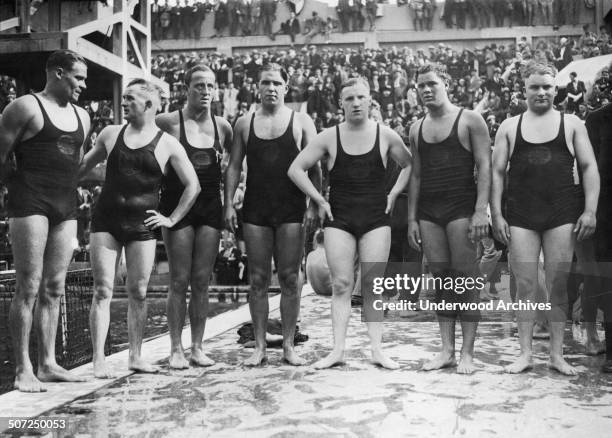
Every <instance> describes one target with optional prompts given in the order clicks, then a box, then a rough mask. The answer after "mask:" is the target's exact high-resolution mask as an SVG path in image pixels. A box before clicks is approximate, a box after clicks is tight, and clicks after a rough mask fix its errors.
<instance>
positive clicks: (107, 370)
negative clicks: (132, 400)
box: [93, 362, 117, 379]
mask: <svg viewBox="0 0 612 438" xmlns="http://www.w3.org/2000/svg"><path fill="white" fill-rule="evenodd" d="M93 369H94V377H96V378H98V379H114V378H115V377H117V374H116V373H115V372H114V371H113V369H112V368H111V367H110V366H108V364H107V363H106V362H99V363H97V362H94V364H93Z"/></svg>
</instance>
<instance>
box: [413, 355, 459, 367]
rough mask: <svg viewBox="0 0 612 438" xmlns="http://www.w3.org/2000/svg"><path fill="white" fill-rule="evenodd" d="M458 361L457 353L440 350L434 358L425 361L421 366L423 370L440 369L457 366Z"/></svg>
mask: <svg viewBox="0 0 612 438" xmlns="http://www.w3.org/2000/svg"><path fill="white" fill-rule="evenodd" d="M456 366H457V361H456V360H455V353H454V352H453V353H448V352H445V351H442V352H440V354H438V355H437V356H436V357H434V358H433V359H432V360H430V361H428V362H425V363H424V364H423V366H422V367H421V370H423V371H432V370H440V369H442V368H451V367H456Z"/></svg>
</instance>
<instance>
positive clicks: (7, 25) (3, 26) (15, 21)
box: [0, 17, 19, 32]
mask: <svg viewBox="0 0 612 438" xmlns="http://www.w3.org/2000/svg"><path fill="white" fill-rule="evenodd" d="M14 27H19V17H13V18H9V19H8V20H2V21H0V32H4V31H5V30H9V29H13V28H14Z"/></svg>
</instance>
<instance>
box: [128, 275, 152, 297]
mask: <svg viewBox="0 0 612 438" xmlns="http://www.w3.org/2000/svg"><path fill="white" fill-rule="evenodd" d="M148 285H149V282H148V281H147V280H143V279H140V280H136V281H132V282H131V281H128V283H127V291H128V296H129V297H130V299H132V300H136V301H144V300H145V298H146V297H147V286H148Z"/></svg>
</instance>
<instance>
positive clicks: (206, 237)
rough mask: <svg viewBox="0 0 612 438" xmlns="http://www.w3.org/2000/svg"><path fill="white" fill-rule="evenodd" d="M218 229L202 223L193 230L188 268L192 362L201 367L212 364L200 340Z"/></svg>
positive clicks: (206, 311)
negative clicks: (191, 259)
mask: <svg viewBox="0 0 612 438" xmlns="http://www.w3.org/2000/svg"><path fill="white" fill-rule="evenodd" d="M219 238H220V233H219V230H216V229H214V228H211V227H208V226H203V227H199V228H198V229H197V230H196V236H195V245H194V250H193V263H192V268H191V299H190V300H189V321H190V322H191V359H190V361H191V363H192V364H194V365H197V366H201V367H208V366H211V365H214V364H215V361H214V360H212V359H210V358H209V357H208V356H206V355H205V354H204V347H203V346H202V341H203V339H204V329H205V328H206V317H207V316H208V284H209V282H210V276H211V275H212V270H213V267H214V266H215V260H216V258H217V249H218V248H219Z"/></svg>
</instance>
